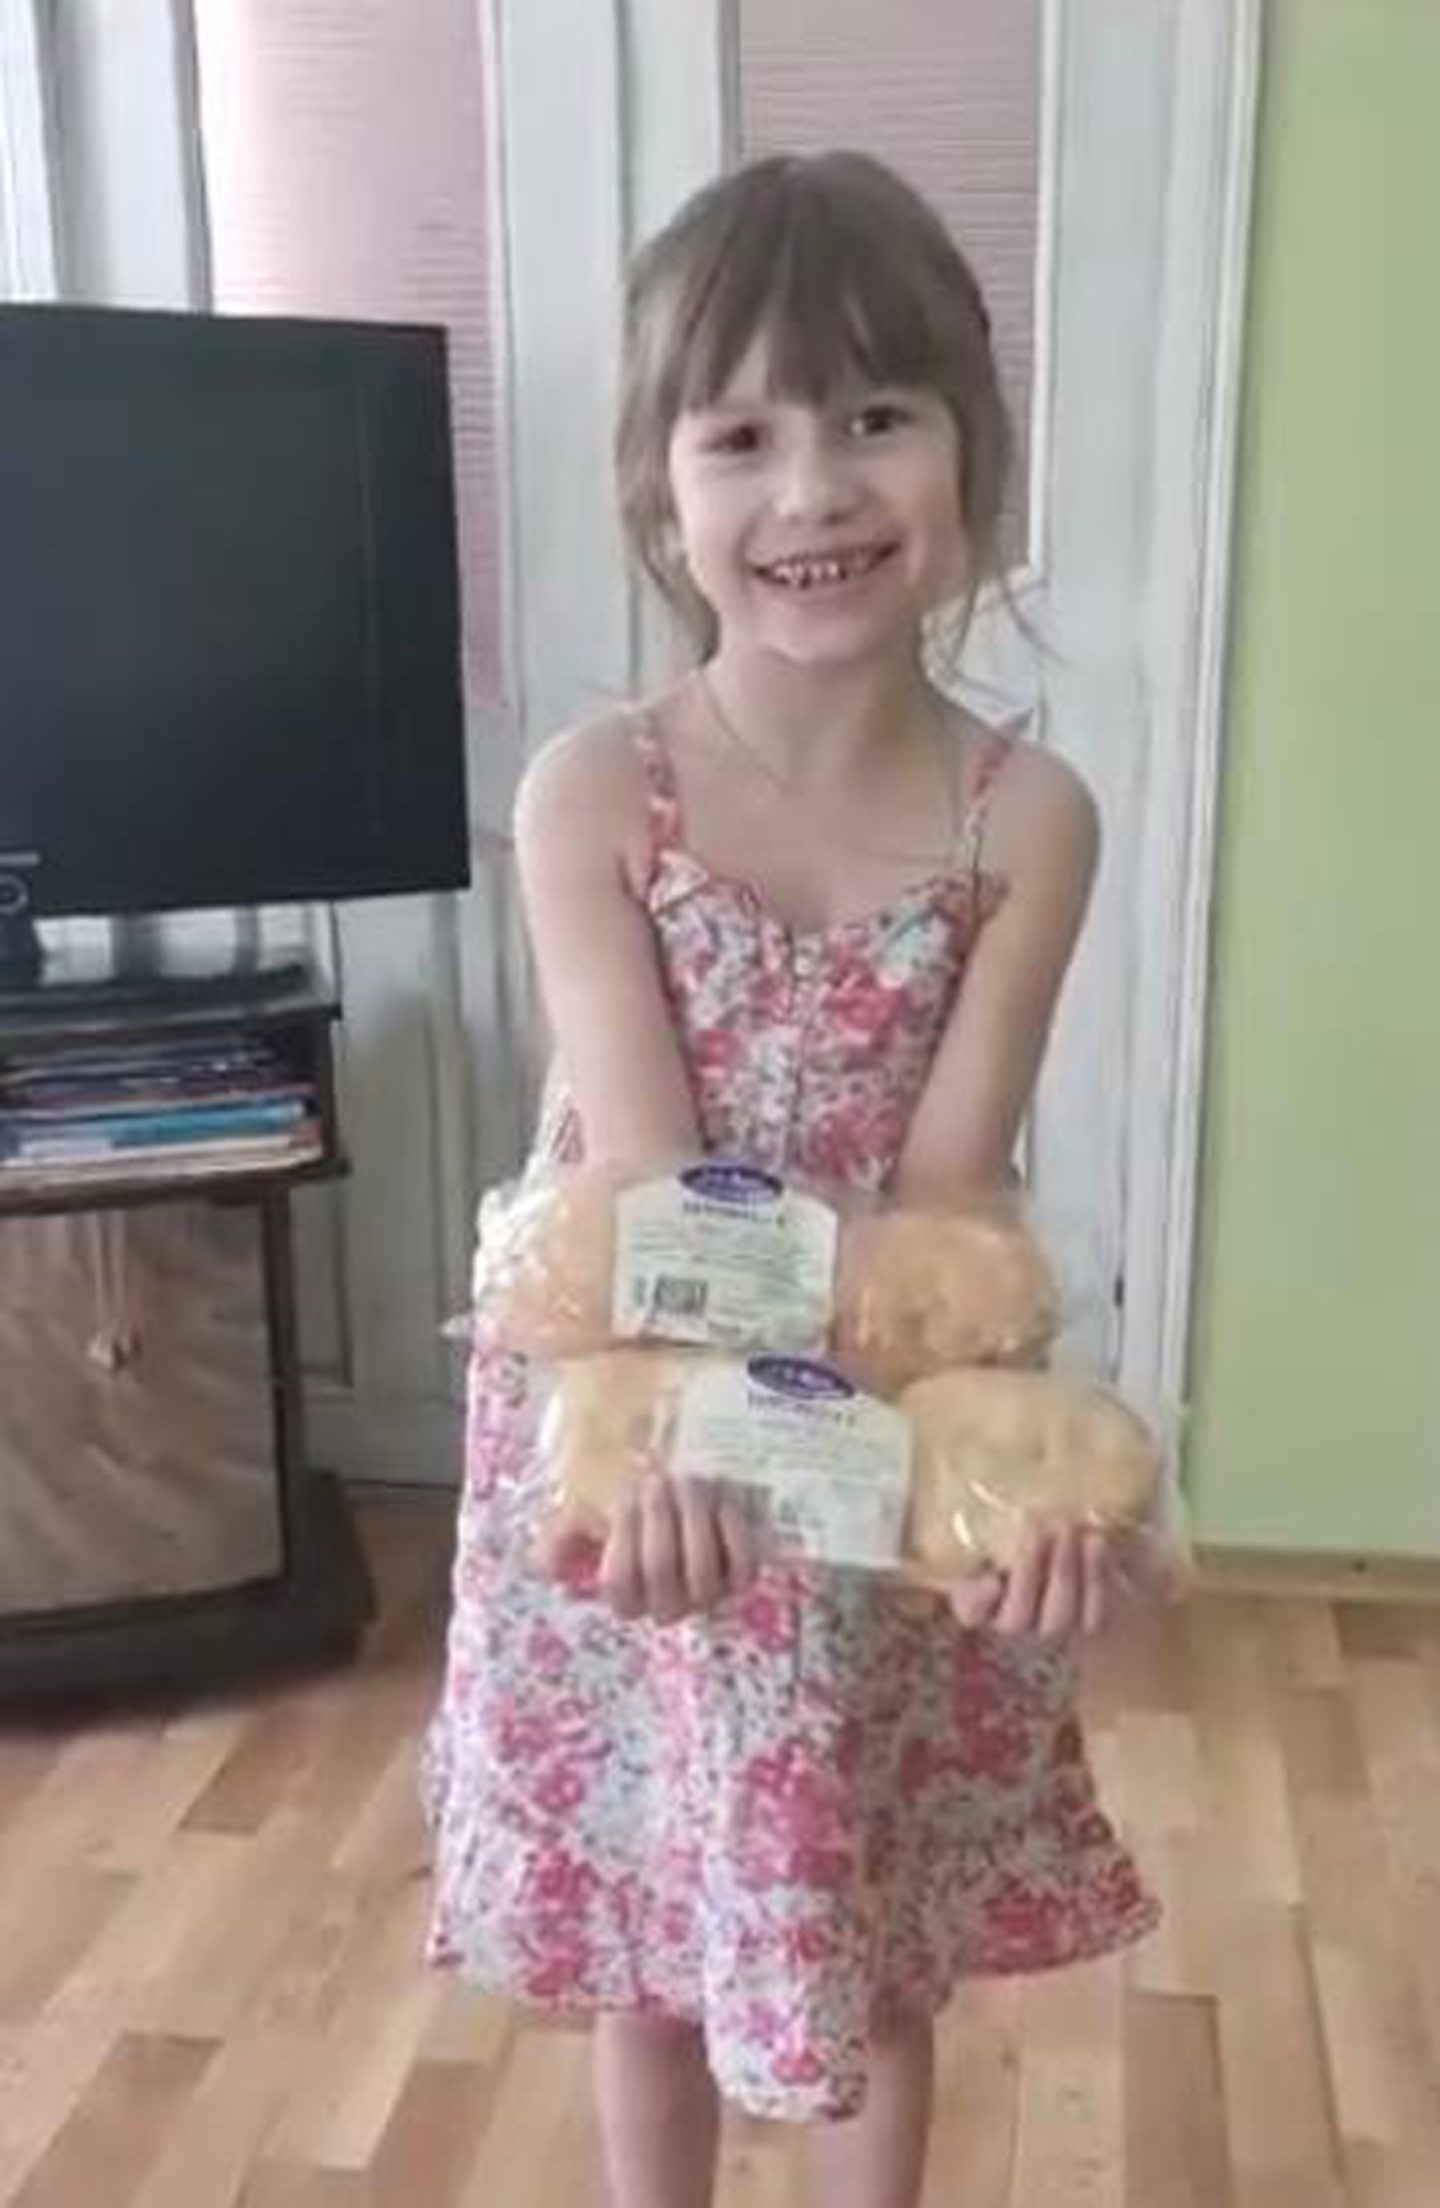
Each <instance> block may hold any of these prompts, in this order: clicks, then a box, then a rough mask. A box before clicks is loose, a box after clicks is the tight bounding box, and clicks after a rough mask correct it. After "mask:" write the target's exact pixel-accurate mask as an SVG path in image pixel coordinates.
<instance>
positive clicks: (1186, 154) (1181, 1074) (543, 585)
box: [479, 0, 1263, 1406]
mask: <svg viewBox="0 0 1440 2208" xmlns="http://www.w3.org/2000/svg"><path fill="white" fill-rule="evenodd" d="M479 5H480V6H481V9H482V15H483V20H484V25H485V31H486V36H487V39H488V40H489V42H490V51H491V54H492V71H493V74H492V81H493V82H494V84H495V87H496V98H497V102H498V103H499V107H500V110H501V113H502V115H503V123H504V127H503V133H502V135H501V138H500V142H499V162H498V173H497V179H496V182H497V200H496V205H497V210H498V220H499V224H500V227H501V230H502V232H503V236H502V238H501V239H500V240H499V241H498V244H499V250H500V253H501V257H502V259H503V262H504V265H505V266H506V267H507V268H508V269H509V270H510V271H511V280H510V283H509V285H508V291H507V309H508V313H507V318H506V320H505V323H504V325H503V332H504V337H503V341H504V345H505V348H506V353H505V360H504V362H503V364H502V377H501V390H502V397H503V403H504V405H505V407H506V410H507V414H508V436H507V442H508V443H509V446H510V453H511V459H510V478H509V483H508V486H507V489H508V498H507V502H506V505H507V511H506V515H505V523H504V526H505V530H506V537H507V564H508V565H509V567H510V570H511V575H512V588H513V593H514V601H515V609H516V610H515V617H514V619H513V621H512V623H511V626H510V629H509V632H508V637H507V648H508V650H509V652H510V655H511V668H510V691H511V695H512V696H513V697H514V698H515V699H516V701H517V707H518V723H519V726H518V730H517V735H516V739H515V744H514V755H513V758H512V761H511V763H510V764H511V771H512V775H518V772H519V769H520V766H521V765H522V763H523V760H524V758H525V756H526V755H527V754H528V752H529V751H530V749H531V748H533V746H534V745H535V744H536V743H537V742H539V741H540V740H542V739H543V737H544V736H545V735H547V734H548V733H549V732H550V731H551V730H553V729H555V728H558V727H560V726H563V725H564V724H565V723H566V722H567V721H570V720H572V719H574V718H576V717H577V716H578V715H580V714H583V713H585V712H587V711H591V710H593V709H594V708H595V706H596V705H597V704H599V703H601V702H603V701H604V700H605V699H607V698H611V697H615V696H622V695H624V694H626V693H627V691H628V690H629V689H630V688H631V687H632V686H633V684H634V683H635V681H636V679H637V677H638V675H639V674H640V672H641V667H642V662H643V661H644V660H645V659H646V658H647V657H648V654H647V653H646V652H645V650H644V639H645V617H644V614H643V612H642V610H641V605H640V602H639V599H638V596H637V588H636V585H635V583H634V580H633V578H632V577H631V576H630V575H629V574H628V573H627V571H626V568H625V564H624V562H623V560H622V559H621V558H620V556H619V551H618V546H617V542H616V537H615V525H614V521H613V517H612V511H611V507H612V502H611V498H610V478H609V465H608V437H609V420H610V402H611V395H612V390H613V365H614V348H615V339H616V335H617V330H616V323H617V307H618V279H619V275H620V271H621V269H622V267H623V264H624V260H625V257H626V255H627V253H628V252H629V251H630V249H631V248H632V247H633V246H634V245H635V244H636V243H638V241H639V240H640V239H641V238H642V237H643V236H644V235H646V234H647V233H648V232H649V231H650V230H651V229H652V228H653V227H654V226H655V225H656V224H657V223H658V222H660V221H661V220H663V219H664V217H665V215H666V213H667V212H668V211H669V210H670V209H671V208H673V207H674V206H675V205H676V204H678V202H679V201H680V199H681V198H683V197H684V196H685V195H686V194H687V193H688V192H689V191H691V190H692V189H693V188H694V187H695V186H696V185H698V184H699V183H701V182H703V181H704V179H705V178H706V177H707V176H708V175H710V174H712V173H713V172H714V170H715V169H716V168H717V167H718V166H720V165H721V164H722V163H723V161H724V160H725V159H726V158H727V157H728V156H729V154H730V152H731V149H732V147H733V143H734V136H735V133H734V129H733V121H734V117H735V113H736V86H737V79H738V69H737V54H738V27H737V26H738V16H737V8H736V5H735V0H689V4H687V6H685V7H684V8H676V7H675V6H674V5H673V0H608V4H607V5H604V6H595V7H591V8H587V9H585V10H583V11H580V12H581V20H580V21H579V22H577V20H576V11H575V10H574V8H573V6H570V5H567V0H479ZM1136 5H1137V0H1044V48H1043V51H1044V69H1045V81H1046V85H1047V88H1051V89H1053V87H1054V86H1055V85H1057V84H1058V83H1059V81H1060V74H1061V72H1062V70H1063V69H1064V68H1065V64H1066V56H1067V53H1068V54H1070V55H1071V57H1072V58H1074V57H1075V56H1077V55H1078V56H1079V57H1080V58H1081V60H1082V61H1083V47H1082V46H1081V45H1080V43H1079V42H1080V41H1082V40H1083V39H1084V37H1085V35H1086V33H1087V31H1088V30H1090V29H1091V28H1093V26H1091V25H1087V24H1086V23H1085V22H1084V21H1083V20H1082V19H1083V18H1085V17H1086V16H1087V15H1093V13H1094V11H1095V10H1097V9H1099V10H1102V11H1103V13H1104V16H1105V23H1104V25H1103V28H1104V30H1105V32H1106V34H1107V36H1109V37H1110V38H1112V39H1123V36H1124V34H1125V29H1126V24H1127V19H1128V18H1129V16H1131V15H1132V14H1133V12H1134V9H1135V7H1136ZM1262 7H1263V0H1163V5H1162V6H1161V8H1160V10H1159V13H1160V15H1161V17H1162V21H1161V27H1160V31H1159V33H1158V34H1157V32H1156V16H1157V0H1143V9H1144V14H1145V18H1146V28H1147V31H1148V32H1149V35H1151V36H1156V35H1160V36H1163V37H1164V38H1166V39H1167V40H1168V47H1169V50H1168V54H1167V61H1168V67H1169V73H1170V82H1171V90H1172V98H1173V128H1172V132H1171V138H1170V160H1169V176H1168V200H1167V206H1166V211H1165V219H1166V224H1167V239H1166V255H1165V296H1164V300H1163V303H1162V333H1163V334H1162V341H1161V345H1160V347H1159V353H1158V358H1157V360H1156V364H1155V374H1154V381H1153V393H1152V403H1153V420H1152V423H1151V432H1152V435H1153V438H1154V447H1155V453H1156V466H1155V470H1154V482H1153V498H1152V510H1151V512H1150V515H1149V517H1148V521H1149V531H1150V538H1149V541H1150V545H1151V555H1152V556H1151V561H1150V570H1151V582H1150V589H1149V607H1148V617H1147V620H1146V633H1145V636H1144V638H1143V658H1144V665H1145V674H1146V682H1147V688H1148V705H1149V718H1150V725H1151V729H1152V731H1153V741H1152V744H1151V747H1150V756H1149V758H1148V760H1147V784H1146V790H1145V801H1144V806H1143V814H1142V831H1141V848H1140V850H1139V853H1138V855H1137V868H1138V873H1137V879H1138V883H1139V892H1138V902H1137V919H1138V920H1139V921H1140V922H1141V923H1142V924H1140V925H1138V926H1137V928H1136V931H1135V932H1136V939H1137V940H1136V946H1135V951H1134V973H1133V993H1132V999H1131V1008H1130V1022H1129V1033H1128V1036H1127V1038H1126V1054H1127V1061H1128V1063H1127V1075H1126V1083H1125V1087H1126V1103H1125V1113H1124V1118H1125V1125H1124V1129H1123V1135H1122V1158H1121V1166H1122V1176H1123V1182H1124V1199H1123V1207H1124V1208H1123V1232H1122V1235H1121V1238H1120V1249H1119V1252H1118V1265H1119V1270H1118V1275H1117V1279H1116V1282H1115V1290H1116V1295H1115V1302H1116V1311H1115V1330H1116V1331H1115V1338H1114V1342H1113V1348H1114V1363H1115V1367H1116V1370H1117V1374H1118V1377H1119V1379H1120V1381H1121V1383H1122V1384H1123V1385H1124V1386H1125V1387H1126V1388H1127V1389H1129V1390H1132V1391H1134V1393H1135V1394H1136V1395H1137V1397H1139V1398H1141V1399H1143V1400H1146V1401H1149V1402H1153V1403H1155V1404H1157V1405H1160V1404H1164V1405H1169V1406H1180V1405H1183V1403H1184V1401H1185V1397H1186V1390H1187V1365H1188V1355H1187V1351H1188V1340H1189V1332H1190V1321H1191V1310H1192V1301H1193V1275H1194V1253H1195V1237H1196V1213H1197V1196H1198V1180H1199V1160H1200V1142H1201V1119H1202V1104H1203V1090H1204V1058H1205V1032H1206V1005H1207V978H1208V967H1209V948H1210V931H1211V915H1212V906H1213V898H1214V881H1215V862H1216V848H1217V800H1218V793H1219V781H1220V771H1221V760H1222V750H1223V730H1224V711H1225V666H1226V642H1227V634H1228V619H1229V598H1230V566H1231V546H1232V538H1233V515H1234V486H1235V467H1236V456H1237V445H1238V429H1239V415H1240V400H1241V387H1242V365H1243V343H1244V329H1245V299H1246V272H1247V265H1248V249H1249V232H1250V221H1251V209H1252V201H1253V189H1254V149H1255V138H1256V127H1257V117H1258V94H1259V85H1260V76H1261V63H1262ZM560 50H563V51H564V53H565V57H566V66H565V69H564V70H563V72H562V71H559V70H557V68H556V63H555V57H556V54H557V51H560ZM562 77H563V80H564V82H563V85H562V84H558V83H557V80H558V79H560V78H562ZM1075 81H1076V83H1077V85H1078V86H1079V87H1081V90H1080V93H1079V97H1080V98H1081V99H1082V100H1084V99H1087V98H1088V99H1090V100H1091V101H1092V102H1093V105H1092V107H1091V111H1090V112H1084V111H1082V112H1079V113H1077V114H1075V115H1073V117H1070V118H1067V129H1068V130H1070V131H1073V132H1074V133H1076V134H1079V133H1082V132H1089V131H1101V132H1103V131H1107V130H1114V129H1117V128H1119V129H1123V128H1124V127H1125V122H1126V116H1125V114H1124V112H1123V108H1122V106H1121V104H1120V101H1119V89H1120V88H1119V86H1118V82H1117V81H1115V80H1114V78H1113V75H1112V78H1111V80H1110V81H1108V82H1105V81H1102V77H1101V74H1100V73H1099V72H1088V71H1087V70H1086V69H1085V68H1084V67H1083V66H1081V67H1079V68H1078V69H1077V71H1076V72H1075ZM1086 86H1088V87H1089V91H1088V93H1087V92H1086V91H1085V89H1084V88H1085V87H1086ZM557 100H558V101H559V103H560V106H561V108H562V110H563V112H561V113H559V114H558V115H557ZM1048 107H1049V111H1048V112H1047V117H1046V125H1045V130H1044V134H1043V144H1042V176H1041V207H1042V219H1041V234H1040V244H1039V250H1038V252H1037V269H1036V281H1037V302H1036V308H1037V344H1036V375H1037V391H1038V393H1039V404H1038V406H1037V424H1036V437H1035V452H1034V468H1035V470H1036V475H1037V480H1038V479H1039V474H1040V471H1041V470H1042V469H1043V466H1044V460H1045V450H1046V427H1047V419H1048V416H1047V406H1048V402H1049V397H1050V393H1049V390H1048V389H1047V386H1048V383H1049V377H1050V348H1049V345H1048V342H1047V333H1048V331H1049V329H1050V326H1051V322H1052V319H1053V315H1052V306H1053V293H1054V285H1055V281H1056V241H1057V238H1058V237H1059V236H1060V235H1062V234H1063V224H1064V218H1065V209H1064V207H1063V205H1059V206H1057V193H1058V192H1059V191H1061V190H1063V189H1064V188H1065V186H1064V179H1065V177H1066V175H1067V174H1069V173H1073V168H1074V164H1073V163H1071V164H1066V163H1065V162H1064V161H1063V160H1062V153H1063V151H1064V150H1065V149H1064V146H1063V144H1062V141H1063V140H1064V139H1065V138H1066V136H1067V130H1066V129H1060V128H1056V127H1053V124H1054V113H1055V107H1056V103H1055V102H1054V101H1053V100H1052V101H1050V102H1049V103H1048ZM562 128H563V129H564V131H565V132H566V136H565V140H564V142H565V144H566V146H567V164H568V163H569V162H570V161H572V160H573V159H574V158H575V157H576V156H575V149H576V147H577V146H578V147H579V148H580V160H581V171H580V173H581V174H582V175H583V176H584V177H585V178H586V179H587V180H589V182H590V183H591V184H593V186H594V188H593V189H592V188H587V189H585V190H581V189H579V188H576V187H575V186H574V184H573V172H572V171H570V170H569V169H568V166H567V176H571V177H572V182H571V185H570V188H569V189H568V190H566V191H564V192H563V195H562V194H561V193H560V192H559V191H557V180H556V178H555V174H554V158H553V153H554V146H555V144H556V143H557V138H556V132H557V129H562ZM537 180H538V181H537ZM562 196H563V205H562V204H561V199H562ZM577 301H578V302H580V303H581V304H582V305H583V309H584V312H583V313H577V311H576V302H577ZM582 351H583V357H584V360H585V363H586V371H585V372H580V373H577V369H576V356H577V354H579V353H581V352H582ZM567 364H568V368H567ZM557 389H560V390H563V392H564V394H565V405H564V407H563V408H562V409H561V410H560V412H561V414H562V415H563V417H564V419H563V424H557V421H556V410H555V393H556V391H557ZM582 456H583V459H582ZM1043 526H1044V507H1043V499H1037V500H1036V501H1034V502H1033V504H1032V528H1031V540H1032V543H1031V549H1032V557H1034V556H1035V555H1036V552H1037V530H1038V531H1040V532H1041V533H1042V534H1043ZM557 546H558V547H559V548H560V550H561V553H562V554H563V557H557V556H556V553H557ZM576 575H584V576H585V578H586V589H585V594H584V597H585V603H584V604H583V605H577V603H576V600H575V592H574V580H573V579H574V577H575V576H576Z"/></svg>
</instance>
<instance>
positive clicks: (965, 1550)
mask: <svg viewBox="0 0 1440 2208" xmlns="http://www.w3.org/2000/svg"><path fill="white" fill-rule="evenodd" d="M900 1407H901V1409H902V1410H903V1411H904V1413H905V1415H906V1416H907V1418H908V1419H909V1421H910V1425H911V1429H912V1432H913V1435H914V1444H915V1455H914V1464H913V1473H912V1491H911V1500H910V1514H909V1518H908V1521H907V1525H906V1531H905V1551H906V1565H907V1569H908V1570H909V1572H910V1573H911V1575H912V1576H913V1577H916V1578H919V1579H924V1580H929V1581H931V1582H932V1583H934V1584H936V1585H944V1584H945V1583H947V1582H949V1581H952V1580H955V1579H958V1578H961V1577H963V1576H965V1575H968V1574H970V1573H972V1572H976V1571H985V1570H994V1571H1000V1572H1007V1571H1009V1570H1011V1569H1012V1568H1013V1566H1014V1565H1015V1563H1016V1561H1017V1558H1018V1555H1019V1551H1020V1546H1021V1542H1022V1540H1023V1538H1024V1535H1025V1532H1026V1529H1027V1527H1028V1526H1029V1525H1030V1524H1032V1523H1033V1522H1034V1521H1036V1520H1037V1519H1038V1520H1058V1519H1066V1520H1071V1521H1073V1522H1076V1523H1078V1524H1080V1525H1084V1526H1089V1527H1095V1528H1098V1529H1100V1530H1102V1531H1104V1532H1107V1533H1110V1534H1113V1535H1117V1536H1122V1537H1124V1538H1125V1541H1126V1545H1127V1550H1128V1549H1129V1548H1131V1547H1133V1544H1134V1543H1135V1542H1136V1541H1137V1540H1138V1539H1140V1538H1142V1537H1143V1538H1145V1539H1147V1540H1148V1539H1149V1538H1151V1537H1152V1536H1153V1534H1154V1531H1155V1528H1156V1523H1157V1521H1156V1512H1157V1506H1158V1505H1159V1502H1160V1500H1161V1483H1162V1477H1163V1458H1162V1451H1161V1446H1160V1442H1159V1440H1158V1438H1157V1436H1156V1434H1155V1433H1154V1431H1153V1430H1152V1429H1151V1427H1150V1426H1149V1425H1148V1424H1147V1423H1146V1422H1145V1421H1144V1420H1142V1419H1141V1418H1140V1417H1138V1416H1137V1414H1136V1413H1135V1412H1134V1411H1133V1410H1131V1409H1130V1407H1129V1406H1128V1405H1127V1404H1126V1403H1124V1402H1122V1401H1121V1399H1120V1398H1119V1396H1117V1395H1116V1394H1114V1393H1113V1392H1112V1391H1111V1390H1110V1389H1108V1388H1104V1387H1101V1386H1099V1385H1097V1384H1096V1383H1095V1382H1093V1381H1090V1380H1085V1379H1080V1378H1076V1377H1072V1376H1070V1375H1068V1374H1061V1373H1051V1372H1007V1371H1003V1370H998V1369H991V1370H981V1369H972V1370H960V1371H955V1372H944V1373H938V1374H936V1375H934V1376H933V1377H931V1378H930V1379H927V1380H918V1381H916V1382H915V1383H914V1385H913V1386H911V1387H909V1388H907V1389H906V1390H905V1393H904V1394H903V1395H902V1397H901V1398H900Z"/></svg>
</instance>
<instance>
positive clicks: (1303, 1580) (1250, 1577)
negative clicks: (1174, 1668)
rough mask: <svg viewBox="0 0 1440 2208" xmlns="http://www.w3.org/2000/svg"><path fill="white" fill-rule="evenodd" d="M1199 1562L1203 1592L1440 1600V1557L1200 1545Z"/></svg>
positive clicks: (1339, 1599) (1353, 1599) (1356, 1599)
mask: <svg viewBox="0 0 1440 2208" xmlns="http://www.w3.org/2000/svg"><path fill="white" fill-rule="evenodd" d="M1195 1561H1196V1571H1197V1586H1198V1589H1199V1591H1200V1592H1201V1593H1202V1594H1223V1595H1278V1596H1291V1597H1295V1598H1305V1597H1318V1598H1321V1599H1323V1600H1325V1601H1329V1602H1411V1603H1435V1604H1440V1556H1387V1555H1364V1554H1362V1555H1355V1554H1353V1553H1351V1552H1348V1551H1343V1552H1342V1551H1338V1550H1323V1549H1321V1550H1314V1551H1311V1550H1304V1549H1237V1548H1228V1547H1224V1546H1222V1545H1219V1544H1212V1543H1200V1544H1198V1545H1197V1548H1196V1552H1195Z"/></svg>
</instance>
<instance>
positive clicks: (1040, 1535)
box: [995, 1525, 1053, 1633]
mask: <svg viewBox="0 0 1440 2208" xmlns="http://www.w3.org/2000/svg"><path fill="white" fill-rule="evenodd" d="M1052 1539H1053V1537H1052V1535H1051V1533H1050V1529H1049V1528H1048V1527H1047V1526H1041V1525H1034V1526H1029V1527H1027V1528H1026V1531H1025V1537H1024V1539H1023V1541H1022V1542H1021V1545H1020V1554H1019V1555H1018V1556H1017V1558H1016V1559H1015V1563H1014V1566H1013V1568H1012V1570H1011V1572H1010V1575H1009V1578H1008V1580H1007V1581H1006V1585H1005V1595H1004V1599H1003V1601H1002V1602H1001V1604H1000V1608H999V1610H998V1611H997V1612H996V1615H995V1630H996V1631H997V1633H1033V1632H1034V1631H1035V1630H1036V1625H1037V1621H1038V1619H1039V1616H1040V1608H1041V1604H1042V1602H1043V1600H1044V1594H1045V1582H1046V1579H1047V1577H1048V1574H1049V1570H1050V1551H1051V1546H1052Z"/></svg>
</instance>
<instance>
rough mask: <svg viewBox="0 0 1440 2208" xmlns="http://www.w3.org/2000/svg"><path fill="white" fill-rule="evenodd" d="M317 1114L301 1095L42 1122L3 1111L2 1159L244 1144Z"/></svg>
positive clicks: (61, 1157)
mask: <svg viewBox="0 0 1440 2208" xmlns="http://www.w3.org/2000/svg"><path fill="white" fill-rule="evenodd" d="M313 1116H314V1115H313V1112H312V1110H311V1109H310V1108H309V1107H308V1106H307V1104H306V1103H305V1102H304V1101H303V1100H302V1099H300V1098H298V1097H293V1098H283V1099H280V1100H277V1101H276V1102H274V1103H266V1104H246V1105H236V1106H223V1107H220V1108H216V1109H211V1108H204V1107H193V1106H188V1105H186V1106H177V1107H176V1108H175V1109H174V1110H161V1111H158V1112H129V1113H108V1114H95V1115H90V1114H86V1115H77V1116H75V1117H72V1118H70V1119H65V1120H56V1119H48V1120H46V1121H44V1122H42V1123H40V1124H36V1123H35V1122H34V1121H31V1120H28V1119H27V1118H26V1117H25V1115H23V1114H9V1113H0V1157H18V1158H35V1159H46V1158H49V1159H55V1160H56V1161H63V1160H65V1159H67V1158H79V1157H87V1156H92V1155H93V1156H105V1155H107V1154H109V1153H111V1152H121V1151H127V1150H144V1149H153V1148H158V1147H161V1146H165V1147H169V1146H172V1145H175V1144H179V1143H192V1142H204V1141H213V1142H239V1141H243V1140H245V1139H246V1138H247V1137H249V1136H253V1135H273V1134H284V1133H285V1132H287V1130H289V1129H291V1128H293V1127H299V1126H302V1125H303V1124H304V1122H305V1121H306V1120H307V1119H309V1118H313Z"/></svg>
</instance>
